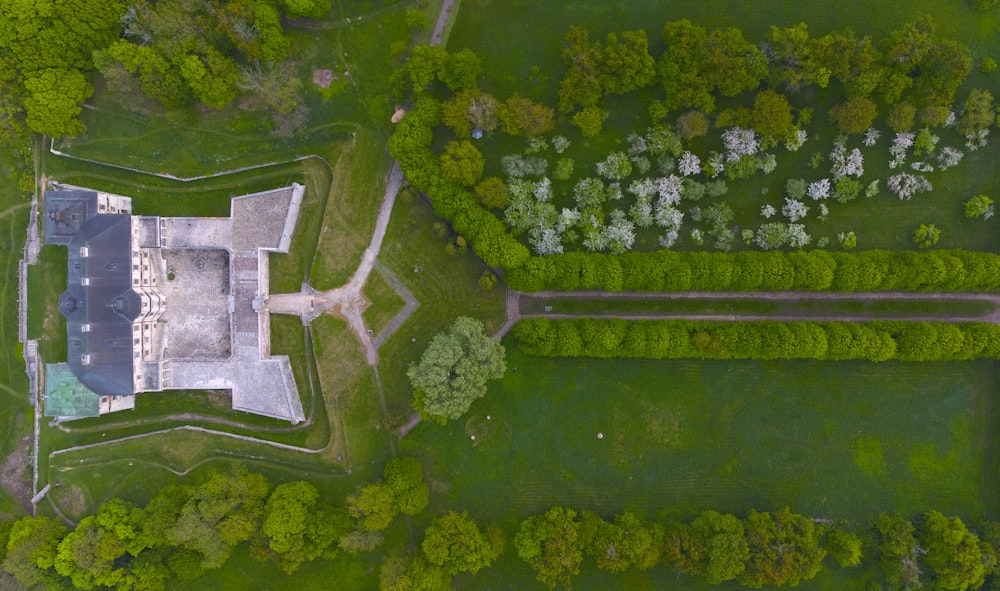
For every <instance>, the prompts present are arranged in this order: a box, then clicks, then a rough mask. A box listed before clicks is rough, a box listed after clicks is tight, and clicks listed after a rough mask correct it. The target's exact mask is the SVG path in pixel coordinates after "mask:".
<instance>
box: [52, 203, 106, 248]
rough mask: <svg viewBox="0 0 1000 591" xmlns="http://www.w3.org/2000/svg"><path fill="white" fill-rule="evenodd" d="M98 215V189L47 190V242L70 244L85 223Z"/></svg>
mask: <svg viewBox="0 0 1000 591" xmlns="http://www.w3.org/2000/svg"><path fill="white" fill-rule="evenodd" d="M95 215H97V192H96V191H46V192H45V217H44V219H43V220H42V226H43V228H44V229H45V244H69V243H70V241H71V240H73V237H74V236H76V233H77V232H79V231H80V228H81V227H82V226H83V224H84V223H85V222H86V221H87V220H89V219H90V218H91V217H93V216H95Z"/></svg>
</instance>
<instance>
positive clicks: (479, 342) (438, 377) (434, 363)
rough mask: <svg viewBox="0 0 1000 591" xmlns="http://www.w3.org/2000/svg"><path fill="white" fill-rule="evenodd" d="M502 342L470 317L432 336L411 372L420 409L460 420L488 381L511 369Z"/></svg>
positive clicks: (409, 372)
mask: <svg viewBox="0 0 1000 591" xmlns="http://www.w3.org/2000/svg"><path fill="white" fill-rule="evenodd" d="M504 358H505V351H504V347H503V345H501V344H500V341H498V340H496V339H494V338H492V337H490V336H489V335H487V334H486V328H485V327H484V326H483V323H482V322H480V321H478V320H476V319H474V318H467V317H464V316H463V317H460V318H458V319H456V320H455V322H454V323H453V324H452V326H451V328H450V329H448V331H446V332H443V333H439V334H437V335H435V336H434V338H432V339H431V342H430V345H429V346H428V347H427V350H426V351H424V354H423V356H422V357H421V358H420V361H419V363H417V364H415V365H412V366H411V367H410V369H409V371H408V372H407V375H408V376H409V378H410V383H411V384H412V385H413V388H414V390H416V392H417V399H416V405H417V407H418V410H420V411H422V412H424V413H427V414H428V415H431V416H434V417H440V418H442V419H457V418H459V417H460V416H462V415H463V414H465V411H467V410H468V409H469V406H470V405H471V404H472V402H473V401H474V400H476V399H477V398H481V397H482V396H484V395H485V394H486V382H488V381H489V380H496V379H500V378H502V377H503V375H504V373H505V372H506V371H507V363H506V361H505V360H504Z"/></svg>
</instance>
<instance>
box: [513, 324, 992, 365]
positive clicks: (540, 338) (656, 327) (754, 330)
mask: <svg viewBox="0 0 1000 591" xmlns="http://www.w3.org/2000/svg"><path fill="white" fill-rule="evenodd" d="M514 335H515V336H516V337H517V339H518V343H519V346H520V348H521V350H523V351H524V352H525V353H527V354H529V355H536V356H544V357H601V358H639V359H687V358H694V359H758V360H774V359H821V360H838V361H839V360H849V359H859V360H865V361H889V360H898V361H966V360H972V359H1000V326H997V325H994V324H987V323H963V324H950V323H945V322H903V321H873V322H809V321H797V322H777V321H754V322H706V321H688V320H621V319H616V318H576V319H569V320H550V319H547V318H526V319H522V320H521V321H520V322H518V323H517V325H516V326H515V327H514Z"/></svg>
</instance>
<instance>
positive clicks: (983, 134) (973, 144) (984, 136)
mask: <svg viewBox="0 0 1000 591" xmlns="http://www.w3.org/2000/svg"><path fill="white" fill-rule="evenodd" d="M989 139H990V130H989V129H981V130H979V131H976V132H973V133H969V134H967V135H966V136H965V140H966V141H965V147H966V148H968V149H969V151H970V152H975V151H976V150H979V149H980V148H985V147H986V145H987V144H988V143H989Z"/></svg>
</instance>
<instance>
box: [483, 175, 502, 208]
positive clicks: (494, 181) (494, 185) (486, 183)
mask: <svg viewBox="0 0 1000 591" xmlns="http://www.w3.org/2000/svg"><path fill="white" fill-rule="evenodd" d="M475 193H476V197H478V198H479V201H480V203H482V204H483V207H486V208H488V209H503V208H504V207H506V205H507V199H508V197H509V196H510V194H509V193H508V192H507V185H506V184H504V182H503V179H501V178H499V177H495V176H491V177H489V178H485V179H483V180H482V181H480V182H479V184H477V185H476V189H475Z"/></svg>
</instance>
